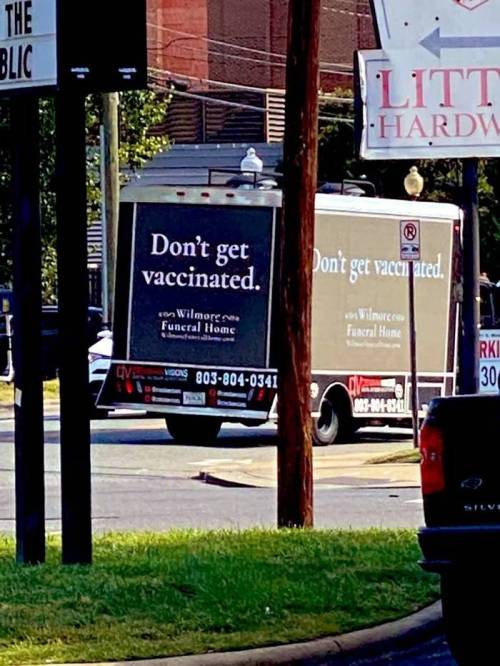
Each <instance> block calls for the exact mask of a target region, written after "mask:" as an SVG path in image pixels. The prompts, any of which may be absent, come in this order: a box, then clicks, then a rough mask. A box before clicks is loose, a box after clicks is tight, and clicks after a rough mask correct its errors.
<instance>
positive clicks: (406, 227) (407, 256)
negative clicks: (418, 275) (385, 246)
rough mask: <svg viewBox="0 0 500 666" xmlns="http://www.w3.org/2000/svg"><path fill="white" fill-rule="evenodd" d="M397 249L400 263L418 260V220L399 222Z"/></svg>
mask: <svg viewBox="0 0 500 666" xmlns="http://www.w3.org/2000/svg"><path fill="white" fill-rule="evenodd" d="M399 230H400V233H399V247H400V258H401V260H402V261H419V260H420V220H401V222H400V227H399Z"/></svg>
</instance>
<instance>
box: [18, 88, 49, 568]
mask: <svg viewBox="0 0 500 666" xmlns="http://www.w3.org/2000/svg"><path fill="white" fill-rule="evenodd" d="M11 123H12V125H11V129H12V135H13V142H12V143H13V164H12V181H13V194H14V196H13V220H14V330H15V335H14V337H13V343H14V368H15V375H14V389H15V391H14V395H15V398H14V414H15V459H16V466H15V479H16V555H17V561H18V562H20V563H22V564H39V563H41V562H44V561H45V497H44V494H45V492H44V459H43V439H44V432H43V385H42V335H41V309H42V308H41V303H42V296H41V291H42V289H41V238H40V191H39V190H40V188H39V170H38V150H39V148H38V146H39V140H38V138H39V137H38V134H39V127H38V98H37V97H34V96H29V97H17V98H16V99H13V100H11Z"/></svg>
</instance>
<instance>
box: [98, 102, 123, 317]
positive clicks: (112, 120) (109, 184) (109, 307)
mask: <svg viewBox="0 0 500 666" xmlns="http://www.w3.org/2000/svg"><path fill="white" fill-rule="evenodd" d="M119 99H120V98H119V95H118V93H116V92H112V93H104V94H103V96H102V100H103V128H104V132H103V135H104V136H103V138H104V151H103V152H104V174H103V175H104V228H105V237H104V238H103V257H102V259H103V263H104V264H105V271H103V290H105V296H106V297H105V298H103V304H104V305H105V312H104V322H105V323H106V324H108V325H109V326H110V327H111V324H112V323H113V311H114V302H115V296H114V295H115V269H116V245H117V235H118V206H119V197H120V182H119V164H118V105H119ZM104 278H105V279H104Z"/></svg>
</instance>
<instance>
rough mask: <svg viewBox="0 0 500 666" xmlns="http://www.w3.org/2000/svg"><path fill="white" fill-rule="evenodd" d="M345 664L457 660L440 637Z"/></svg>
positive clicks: (433, 664) (436, 665) (446, 665)
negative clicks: (399, 650) (410, 647)
mask: <svg viewBox="0 0 500 666" xmlns="http://www.w3.org/2000/svg"><path fill="white" fill-rule="evenodd" d="M345 666H456V661H455V660H454V659H453V657H452V656H451V654H450V651H449V649H448V646H447V645H446V642H445V641H444V639H443V638H442V637H438V638H435V639H433V640H430V641H428V642H426V643H423V644H422V645H419V646H418V647H415V648H413V649H410V650H405V651H404V652H388V653H386V654H381V655H377V656H376V657H373V656H372V657H367V658H365V659H355V660H351V659H347V660H346V661H345ZM477 666H486V665H482V664H478V665H477Z"/></svg>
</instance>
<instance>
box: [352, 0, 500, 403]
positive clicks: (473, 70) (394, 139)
mask: <svg viewBox="0 0 500 666" xmlns="http://www.w3.org/2000/svg"><path fill="white" fill-rule="evenodd" d="M372 5H373V10H374V15H375V19H376V24H377V29H378V37H379V46H380V47H381V49H380V50H373V51H360V52H359V53H358V66H359V93H360V94H359V102H360V103H359V104H358V109H359V116H358V123H359V125H360V131H358V135H359V136H360V155H361V157H363V158H365V159H374V160H376V159H408V158H412V159H441V158H442V159H451V158H464V164H463V173H464V177H463V182H464V197H463V198H464V209H465V219H464V282H463V284H464V307H463V336H462V351H461V363H460V367H461V370H460V382H459V383H460V391H461V392H462V393H476V392H477V390H478V379H479V376H478V361H479V282H478V280H479V229H478V225H479V219H478V211H477V158H478V157H494V156H498V155H499V154H500V95H499V94H498V91H499V90H500V87H499V83H500V81H499V79H500V68H499V67H498V62H499V59H500V30H498V33H499V34H498V35H495V26H497V25H498V9H499V7H498V0H435V1H434V2H432V3H430V2H427V3H406V2H401V1H400V0H372Z"/></svg>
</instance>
